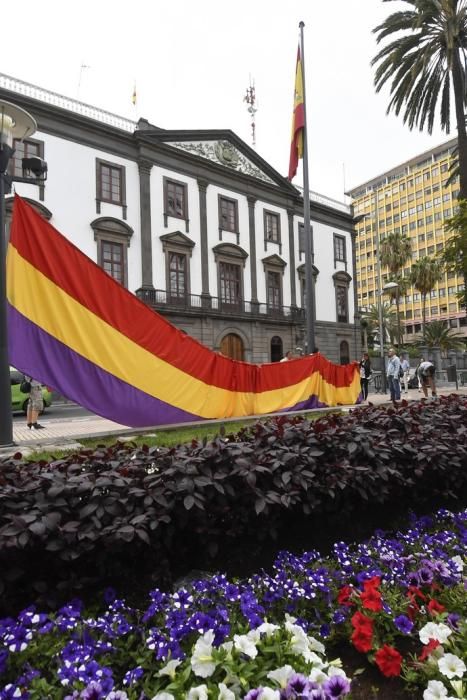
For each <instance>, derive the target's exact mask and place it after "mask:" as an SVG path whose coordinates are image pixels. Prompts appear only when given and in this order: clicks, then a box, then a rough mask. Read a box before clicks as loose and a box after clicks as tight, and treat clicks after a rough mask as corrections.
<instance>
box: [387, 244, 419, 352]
mask: <svg viewBox="0 0 467 700" xmlns="http://www.w3.org/2000/svg"><path fill="white" fill-rule="evenodd" d="M379 257H380V260H381V265H383V267H387V268H388V269H389V272H390V275H391V279H390V280H389V281H390V282H396V283H397V285H398V287H396V288H395V291H394V292H393V293H392V294H393V298H394V299H395V302H396V313H397V342H398V344H399V347H400V345H401V322H400V317H399V298H400V296H401V295H402V294H403V293H404V288H406V285H405V284H404V281H403V278H402V276H401V274H400V273H401V272H402V269H403V267H404V265H405V263H406V262H408V261H409V260H411V259H412V245H411V243H410V238H407V236H403V235H402V234H400V233H390V234H389V236H386V238H385V239H384V240H382V241H381V245H380V253H379ZM399 285H400V286H399Z"/></svg>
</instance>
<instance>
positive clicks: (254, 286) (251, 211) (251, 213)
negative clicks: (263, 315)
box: [247, 195, 259, 313]
mask: <svg viewBox="0 0 467 700" xmlns="http://www.w3.org/2000/svg"><path fill="white" fill-rule="evenodd" d="M247 201H248V228H249V234H250V276H251V311H252V313H258V311H259V303H258V281H257V271H256V224H255V205H256V202H257V198H256V197H253V196H252V195H248V197H247Z"/></svg>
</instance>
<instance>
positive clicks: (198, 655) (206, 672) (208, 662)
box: [191, 630, 217, 687]
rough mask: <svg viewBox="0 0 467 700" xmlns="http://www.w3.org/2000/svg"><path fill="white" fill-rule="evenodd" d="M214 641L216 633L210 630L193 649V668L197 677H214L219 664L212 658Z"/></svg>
mask: <svg viewBox="0 0 467 700" xmlns="http://www.w3.org/2000/svg"><path fill="white" fill-rule="evenodd" d="M213 641H214V632H213V631H212V630H209V631H208V632H206V633H205V634H203V636H202V637H200V638H199V639H198V641H197V642H196V644H195V646H194V648H193V655H192V657H191V668H192V669H193V673H194V674H195V675H196V676H200V677H201V678H209V676H212V674H213V673H214V671H215V668H216V666H217V664H216V662H215V661H214V660H213V658H212V643H213ZM200 687H201V686H200Z"/></svg>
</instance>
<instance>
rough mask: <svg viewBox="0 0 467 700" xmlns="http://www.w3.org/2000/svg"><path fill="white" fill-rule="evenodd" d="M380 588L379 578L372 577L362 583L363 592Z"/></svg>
mask: <svg viewBox="0 0 467 700" xmlns="http://www.w3.org/2000/svg"><path fill="white" fill-rule="evenodd" d="M380 586H381V579H380V577H379V576H373V578H369V579H367V580H366V581H364V582H363V590H364V591H368V590H370V589H371V588H379V587H380Z"/></svg>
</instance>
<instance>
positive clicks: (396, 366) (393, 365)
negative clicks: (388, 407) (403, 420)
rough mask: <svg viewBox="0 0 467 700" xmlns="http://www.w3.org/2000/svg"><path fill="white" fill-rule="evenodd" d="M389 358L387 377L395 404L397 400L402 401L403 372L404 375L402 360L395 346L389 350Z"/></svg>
mask: <svg viewBox="0 0 467 700" xmlns="http://www.w3.org/2000/svg"><path fill="white" fill-rule="evenodd" d="M388 355H389V360H388V366H387V369H386V377H387V380H388V386H389V391H390V393H391V401H392V402H393V404H394V405H395V403H396V401H400V398H401V383H400V380H401V372H402V375H403V370H402V368H401V361H400V360H399V358H398V357H397V355H396V351H395V350H394V348H389V350H388Z"/></svg>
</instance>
